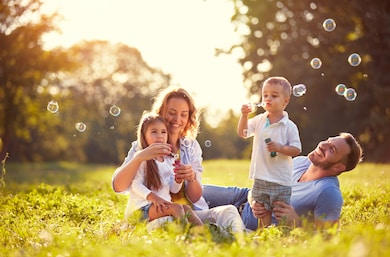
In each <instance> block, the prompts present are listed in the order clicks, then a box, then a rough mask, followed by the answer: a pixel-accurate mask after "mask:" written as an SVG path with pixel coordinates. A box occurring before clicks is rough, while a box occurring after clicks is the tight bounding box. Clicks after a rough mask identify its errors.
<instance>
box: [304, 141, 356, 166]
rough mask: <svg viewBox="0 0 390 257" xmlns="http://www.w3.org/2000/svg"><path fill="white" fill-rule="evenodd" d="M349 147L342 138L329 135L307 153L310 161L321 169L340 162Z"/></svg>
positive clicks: (348, 150)
mask: <svg viewBox="0 0 390 257" xmlns="http://www.w3.org/2000/svg"><path fill="white" fill-rule="evenodd" d="M350 151H351V149H350V147H349V145H348V144H347V142H346V141H345V139H344V138H342V137H339V136H337V137H330V138H328V140H326V141H322V142H320V143H319V144H318V145H317V147H316V148H315V149H314V150H313V151H312V152H311V153H309V155H308V157H309V159H310V161H311V162H312V163H313V164H314V165H315V166H318V167H320V168H322V169H330V168H331V167H332V166H333V165H334V164H336V163H340V162H341V161H342V159H343V158H344V157H346V156H347V155H348V154H349V153H350Z"/></svg>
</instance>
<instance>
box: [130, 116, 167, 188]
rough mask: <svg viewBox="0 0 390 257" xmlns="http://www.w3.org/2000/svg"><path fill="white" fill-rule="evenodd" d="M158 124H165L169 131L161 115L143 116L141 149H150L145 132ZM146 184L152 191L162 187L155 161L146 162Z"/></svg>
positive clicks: (140, 126) (139, 132) (138, 133)
mask: <svg viewBox="0 0 390 257" xmlns="http://www.w3.org/2000/svg"><path fill="white" fill-rule="evenodd" d="M156 122H161V123H163V124H164V125H165V126H166V127H167V129H168V126H167V123H166V121H165V120H164V119H163V118H162V117H161V116H160V115H158V114H151V113H144V114H143V115H142V118H141V120H140V123H139V125H138V130H137V138H138V147H139V148H140V149H144V148H146V147H148V144H147V143H146V139H145V132H146V129H147V128H148V127H149V126H150V125H151V124H153V123H156ZM145 183H146V186H147V187H148V188H150V189H154V190H158V189H160V187H161V177H160V173H158V168H157V164H156V161H155V160H154V159H152V160H147V161H146V167H145Z"/></svg>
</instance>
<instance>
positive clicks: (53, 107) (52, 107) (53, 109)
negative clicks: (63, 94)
mask: <svg viewBox="0 0 390 257" xmlns="http://www.w3.org/2000/svg"><path fill="white" fill-rule="evenodd" d="M46 108H47V110H48V111H49V112H51V113H56V112H58V109H59V106H58V103H57V101H54V100H51V101H50V102H49V103H48V104H47V107H46Z"/></svg>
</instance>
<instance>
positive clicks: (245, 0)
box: [230, 0, 390, 162]
mask: <svg viewBox="0 0 390 257" xmlns="http://www.w3.org/2000/svg"><path fill="white" fill-rule="evenodd" d="M234 3H235V7H236V12H235V15H234V16H233V18H232V21H233V23H234V24H236V27H237V31H238V32H239V33H241V34H242V44H241V45H239V46H233V47H232V49H230V50H233V49H234V48H236V49H241V51H242V53H243V56H242V58H241V59H240V62H241V64H242V66H243V68H244V76H245V84H246V85H247V88H248V92H249V94H254V93H258V91H259V89H260V86H261V83H262V81H263V80H264V79H265V78H267V77H269V76H274V75H280V76H285V77H287V78H288V79H289V80H290V82H291V83H292V84H293V85H295V84H299V83H303V84H305V85H306V88H307V92H306V94H305V95H303V96H301V97H292V99H291V102H290V104H289V106H288V108H287V110H288V112H289V114H290V117H291V118H292V119H293V120H294V121H295V122H296V123H297V125H298V127H299V129H300V133H301V139H302V142H303V152H304V153H306V152H307V151H309V150H311V149H312V148H313V147H314V146H315V145H316V143H317V142H318V140H321V139H326V138H327V137H328V136H331V135H334V134H338V133H339V132H342V131H349V132H352V133H353V134H354V135H355V136H357V138H358V139H359V140H360V142H361V143H362V145H363V147H364V149H365V153H366V154H365V159H366V160H367V161H377V162H388V161H389V160H390V159H389V158H388V157H389V152H390V144H389V143H390V141H389V138H390V126H389V125H390V107H389V104H388V100H387V99H389V97H390V86H389V82H388V81H390V74H389V73H388V72H387V71H388V67H390V61H389V60H390V51H389V49H390V30H389V29H388V28H389V27H390V15H389V14H390V2H388V1H380V0H374V1H363V0H358V1H348V0H338V1H336V0H329V1H316V0H314V1H307V0H302V1H292V0H278V1H276V0H267V1H254V0H241V1H234ZM328 18H332V19H333V20H334V21H335V23H336V28H335V29H334V30H333V31H329V32H328V31H326V30H325V29H324V28H323V22H324V21H325V20H326V19H328ZM352 53H358V54H359V55H360V57H361V59H362V62H361V64H360V65H358V66H351V65H350V64H349V63H348V61H347V60H348V57H349V55H350V54H352ZM315 57H318V58H320V59H321V61H322V66H321V67H320V68H319V69H313V68H312V67H311V66H310V61H311V60H312V58H315ZM340 83H343V84H345V85H346V86H347V87H348V88H353V89H355V90H356V92H357V98H356V100H354V101H346V100H345V99H344V97H342V96H339V95H338V94H337V93H336V92H335V87H336V86H337V85H338V84H340Z"/></svg>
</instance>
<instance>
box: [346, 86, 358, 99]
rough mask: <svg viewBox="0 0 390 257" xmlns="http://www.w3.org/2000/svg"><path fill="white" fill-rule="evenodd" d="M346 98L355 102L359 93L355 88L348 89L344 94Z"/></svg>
mask: <svg viewBox="0 0 390 257" xmlns="http://www.w3.org/2000/svg"><path fill="white" fill-rule="evenodd" d="M344 97H345V99H347V100H348V101H353V100H355V99H356V97H357V93H356V91H355V89H353V88H348V89H347V90H346V91H345V93H344Z"/></svg>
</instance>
